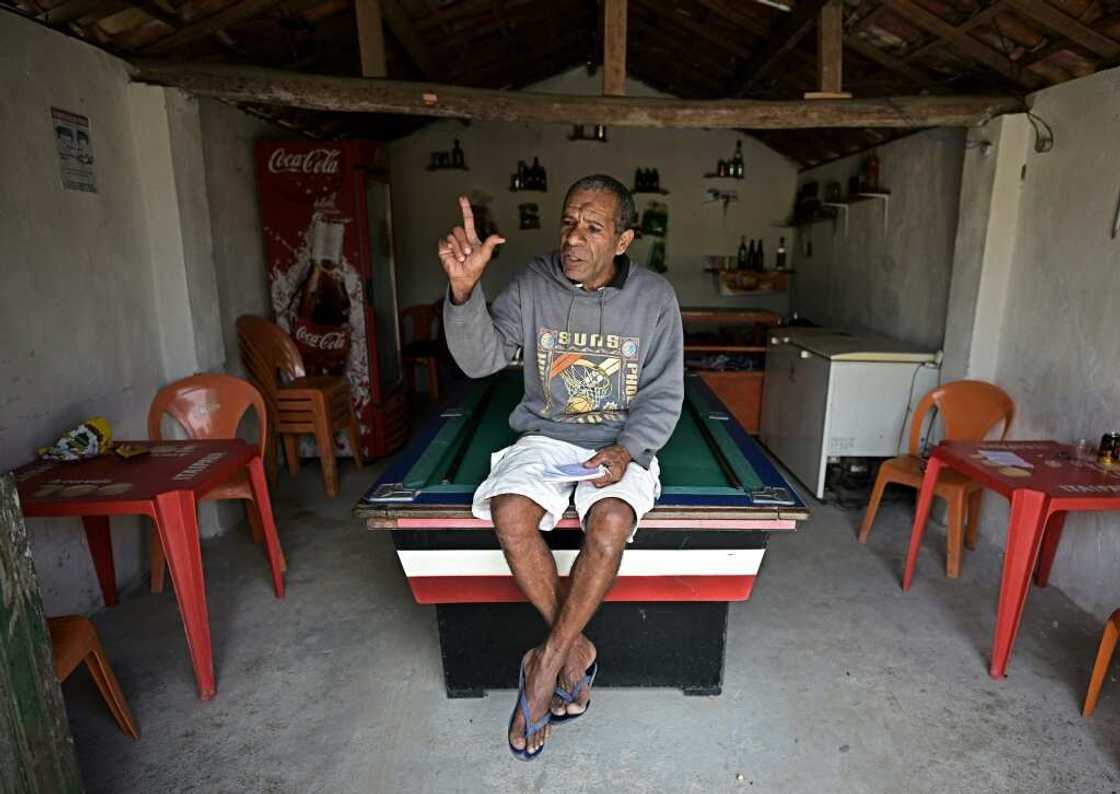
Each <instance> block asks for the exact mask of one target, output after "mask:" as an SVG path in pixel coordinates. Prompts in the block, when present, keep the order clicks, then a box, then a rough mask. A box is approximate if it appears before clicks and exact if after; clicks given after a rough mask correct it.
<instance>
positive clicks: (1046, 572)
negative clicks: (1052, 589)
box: [1034, 511, 1066, 587]
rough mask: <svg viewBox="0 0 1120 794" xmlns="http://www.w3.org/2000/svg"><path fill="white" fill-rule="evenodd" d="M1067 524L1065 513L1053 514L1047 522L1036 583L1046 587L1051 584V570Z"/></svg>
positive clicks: (1035, 577)
mask: <svg viewBox="0 0 1120 794" xmlns="http://www.w3.org/2000/svg"><path fill="white" fill-rule="evenodd" d="M1065 523H1066V514H1065V512H1064V511H1063V512H1059V513H1051V514H1050V519H1049V520H1048V521H1047V522H1046V533H1045V534H1044V535H1043V536H1042V552H1041V553H1040V554H1039V555H1038V568H1036V569H1035V572H1034V583H1035V584H1036V585H1038V586H1039V587H1046V585H1047V584H1049V582H1050V568H1051V567H1052V566H1053V565H1054V557H1055V556H1056V555H1057V553H1058V543H1059V542H1060V541H1061V539H1062V528H1063V527H1064V526H1065Z"/></svg>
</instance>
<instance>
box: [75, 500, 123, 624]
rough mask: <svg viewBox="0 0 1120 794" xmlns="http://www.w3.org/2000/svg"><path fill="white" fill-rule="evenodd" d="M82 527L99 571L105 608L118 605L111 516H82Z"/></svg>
mask: <svg viewBox="0 0 1120 794" xmlns="http://www.w3.org/2000/svg"><path fill="white" fill-rule="evenodd" d="M82 526H83V527H85V530H86V542H87V543H88V544H89V556H90V557H92V558H93V569H94V570H95V571H97V581H98V582H100V584H101V597H102V598H104V599H105V606H107V607H115V606H116V605H117V570H116V567H115V566H114V565H113V540H112V538H111V537H110V535H109V516H82Z"/></svg>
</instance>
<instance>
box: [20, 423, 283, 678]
mask: <svg viewBox="0 0 1120 794" xmlns="http://www.w3.org/2000/svg"><path fill="white" fill-rule="evenodd" d="M127 443H135V444H142V445H144V446H146V447H148V448H149V452H148V453H147V454H144V455H139V456H137V457H135V458H132V459H129V460H124V459H122V458H120V457H119V456H117V455H114V454H108V455H101V456H99V457H96V458H90V459H87V460H82V461H72V462H69V461H68V462H53V461H36V462H34V463H29V464H27V465H26V466H22V467H20V468H19V469H16V470H15V472H14V475H15V478H16V483H17V484H18V487H19V497H20V502H21V504H22V507H23V514H24V515H25V516H27V517H43V516H56V517H57V516H80V517H81V519H82V524H83V525H84V527H85V531H86V538H87V539H88V541H89V549H90V556H92V557H93V564H94V568H95V569H96V571H97V578H98V580H99V581H100V583H101V592H102V594H103V595H104V597H105V604H106V605H107V606H115V605H116V603H117V579H116V572H115V570H114V568H113V547H112V544H111V543H110V538H109V516H114V515H144V516H148V517H149V518H151V519H152V521H154V522H155V525H156V529H157V531H158V532H159V538H160V541H161V542H162V543H163V549H164V552H165V554H166V557H167V567H168V568H169V569H170V571H171V581H172V583H173V584H174V585H175V596H176V598H177V599H178V602H179V612H180V614H181V615H182V617H183V628H184V630H185V632H186V635H187V648H188V650H189V651H190V656H191V664H192V665H193V667H194V674H195V679H196V680H197V682H198V691H199V696H200V697H201V698H202V699H203V700H209V699H210V698H212V697H213V696H214V692H215V686H214V660H213V653H212V651H211V645H210V622H209V619H208V617H207V611H206V588H205V583H204V581H203V577H202V553H201V550H200V548H199V543H198V513H197V502H198V500H199V499H200V498H201V497H202V496H204V495H205V494H206V493H207V492H209V491H210V490H211V489H212V488H214V487H215V486H217V485H220V484H221V483H223V482H225V481H226V480H228V479H229V478H230V477H231V476H232V475H233V474H234V473H235V472H237V471H238V470H239V469H242V468H245V469H247V470H248V472H249V482H250V484H251V485H252V488H253V496H254V499H255V504H256V505H257V508H258V509H259V511H260V519H261V526H262V527H263V529H264V537H265V547H266V549H267V552H268V563H269V566H270V567H271V568H272V586H273V589H274V591H275V593H276V597H277V598H283V597H284V574H283V571H282V568H281V559H282V557H281V554H280V541H279V539H278V538H277V536H276V524H275V523H274V522H273V518H272V505H271V503H270V502H269V498H268V484H267V482H266V480H265V476H264V467H263V466H262V465H261V458H260V452H259V450H258V449H257V447H256V446H255V445H252V444H248V443H246V442H245V441H241V440H240V439H233V440H207V441H136V442H127Z"/></svg>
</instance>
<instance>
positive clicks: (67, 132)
mask: <svg viewBox="0 0 1120 794" xmlns="http://www.w3.org/2000/svg"><path fill="white" fill-rule="evenodd" d="M51 125H52V126H53V127H54V137H55V142H56V143H57V145H58V164H59V168H60V169H61V172H62V187H63V188H65V189H66V190H80V191H82V192H83V193H96V192H97V181H96V180H95V179H94V175H93V142H92V141H91V140H90V134H89V119H88V118H87V117H86V116H81V115H79V114H77V113H70V112H69V111H66V110H60V109H58V108H51Z"/></svg>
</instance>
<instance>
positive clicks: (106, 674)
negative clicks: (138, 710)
mask: <svg viewBox="0 0 1120 794" xmlns="http://www.w3.org/2000/svg"><path fill="white" fill-rule="evenodd" d="M90 646H91V647H90V649H89V653H88V654H86V658H85V663H86V667H87V668H89V673H90V675H91V676H92V677H93V682H94V683H95V684H97V689H98V690H99V691H100V692H101V697H102V698H104V699H105V704H106V705H107V706H108V707H109V712H110V713H111V714H112V715H113V720H114V721H116V723H117V726H118V727H119V728H120V729H121V733H123V734H124V735H125V736H129V737H131V738H133V739H139V738H140V731H138V730H137V729H136V720H135V719H134V718H133V716H132V712H131V711H129V708H128V701H126V700H125V699H124V693H123V692H122V691H121V685H120V683H119V682H118V681H117V677H116V676H115V675H114V674H113V668H111V667H110V666H109V660H108V659H107V658H106V657H105V649H104V648H102V647H101V640H100V639H98V638H97V635H96V633H95V634H94V636H93V638H92V642H91V644H90Z"/></svg>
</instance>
